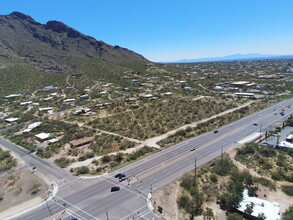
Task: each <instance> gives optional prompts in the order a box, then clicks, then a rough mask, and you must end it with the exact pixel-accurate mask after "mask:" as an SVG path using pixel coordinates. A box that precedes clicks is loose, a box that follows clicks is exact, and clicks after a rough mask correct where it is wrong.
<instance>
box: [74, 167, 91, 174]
mask: <svg viewBox="0 0 293 220" xmlns="http://www.w3.org/2000/svg"><path fill="white" fill-rule="evenodd" d="M88 172H89V168H88V167H86V166H82V167H78V168H77V169H76V174H77V175H80V174H86V173H88Z"/></svg>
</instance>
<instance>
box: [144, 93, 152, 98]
mask: <svg viewBox="0 0 293 220" xmlns="http://www.w3.org/2000/svg"><path fill="white" fill-rule="evenodd" d="M153 96H154V95H153V94H146V95H145V96H144V97H146V98H151V97H153Z"/></svg>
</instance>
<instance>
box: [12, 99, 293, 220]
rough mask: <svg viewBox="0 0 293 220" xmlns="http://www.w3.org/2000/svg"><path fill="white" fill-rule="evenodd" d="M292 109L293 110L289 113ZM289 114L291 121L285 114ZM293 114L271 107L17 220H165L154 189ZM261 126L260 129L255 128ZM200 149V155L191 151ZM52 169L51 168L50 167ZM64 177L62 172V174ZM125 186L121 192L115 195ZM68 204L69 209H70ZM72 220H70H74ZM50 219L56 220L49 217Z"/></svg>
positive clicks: (74, 186) (78, 185)
mask: <svg viewBox="0 0 293 220" xmlns="http://www.w3.org/2000/svg"><path fill="white" fill-rule="evenodd" d="M288 104H291V108H287V107H286V108H285V106H287V105H288ZM283 108H285V109H286V110H285V116H281V115H280V114H279V112H281V110H282V109H283ZM275 113H276V115H275ZM292 113H293V99H290V100H287V101H284V102H282V103H281V104H280V103H279V104H277V105H274V106H271V107H269V108H267V109H265V110H262V111H260V112H258V113H255V114H253V115H250V116H248V117H245V118H243V119H240V120H238V121H236V122H234V123H233V125H232V126H231V125H230V126H229V125H227V126H223V127H221V128H219V129H218V133H213V132H208V133H205V134H203V135H200V136H198V137H195V138H192V139H189V140H187V141H184V142H182V143H179V144H177V145H175V146H173V147H170V148H168V149H165V150H162V151H161V152H159V153H157V154H154V155H152V156H150V157H147V158H145V159H143V160H141V161H138V162H136V163H133V164H131V165H129V166H126V167H124V168H121V169H120V170H118V171H116V172H113V173H110V174H107V175H105V176H102V177H98V178H92V179H78V180H75V181H74V182H71V183H67V184H64V185H61V186H60V188H59V191H58V193H57V195H56V197H55V199H54V200H52V201H49V202H48V203H47V204H44V205H43V206H42V207H39V208H37V209H35V210H33V211H30V212H27V213H25V214H23V215H21V216H20V217H14V218H13V219H21V220H28V219H36V220H37V219H43V218H46V217H49V216H54V214H55V213H60V212H62V211H64V210H65V208H66V213H67V214H69V215H71V216H76V217H78V218H79V219H107V216H108V219H111V220H112V219H125V220H126V219H132V218H133V217H134V218H135V219H159V218H158V217H157V216H156V215H154V214H153V213H152V212H151V211H150V210H149V208H148V206H147V202H146V201H147V195H148V193H149V192H150V191H151V188H152V189H156V188H159V187H162V186H164V185H166V184H167V183H169V182H171V181H173V180H174V179H176V178H178V177H180V176H182V175H183V174H185V173H186V172H188V171H191V170H192V169H193V168H194V160H195V157H196V159H197V166H200V165H202V164H204V163H206V162H208V161H210V160H212V159H214V158H216V157H218V156H219V155H220V154H221V149H222V147H223V151H224V152H226V151H229V150H230V149H232V148H234V147H236V146H238V145H239V144H237V141H239V140H241V139H243V138H245V137H247V136H249V135H250V134H252V133H255V132H265V130H266V129H267V128H268V127H270V126H271V125H272V124H274V123H276V122H278V121H284V120H285V118H286V117H287V116H288V115H289V114H292ZM254 123H257V125H253V124H254ZM191 147H196V148H197V149H196V150H195V151H190V149H191ZM49 166H50V165H49ZM118 172H123V173H125V174H126V175H127V177H129V178H130V179H131V181H130V185H127V183H126V182H122V183H119V182H118V180H117V179H115V178H114V175H115V174H116V173H118ZM58 173H59V171H58ZM112 186H120V187H121V190H120V191H118V192H112V193H111V192H110V188H111V187H112ZM65 204H66V205H65ZM68 218H69V216H67V217H65V219H68ZM48 219H53V217H51V218H50V217H49V218H48Z"/></svg>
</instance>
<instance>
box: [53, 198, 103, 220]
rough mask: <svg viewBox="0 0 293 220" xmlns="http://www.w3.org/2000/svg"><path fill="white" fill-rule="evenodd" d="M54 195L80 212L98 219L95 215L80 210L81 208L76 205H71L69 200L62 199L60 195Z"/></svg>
mask: <svg viewBox="0 0 293 220" xmlns="http://www.w3.org/2000/svg"><path fill="white" fill-rule="evenodd" d="M55 197H56V198H58V199H60V200H61V201H63V202H65V203H67V204H69V205H71V206H72V207H74V208H76V209H77V210H80V211H81V212H83V213H85V214H87V215H88V216H90V217H92V218H94V219H97V220H99V219H98V218H96V217H95V216H92V215H91V214H89V213H87V212H85V211H84V210H82V209H81V208H79V207H77V206H76V205H73V204H72V203H70V202H68V201H65V200H64V199H62V198H60V197H58V196H55Z"/></svg>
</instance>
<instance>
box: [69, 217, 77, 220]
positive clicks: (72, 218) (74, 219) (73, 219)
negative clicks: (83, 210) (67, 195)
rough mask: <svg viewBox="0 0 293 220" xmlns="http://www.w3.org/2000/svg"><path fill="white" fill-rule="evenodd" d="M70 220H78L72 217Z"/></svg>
mask: <svg viewBox="0 0 293 220" xmlns="http://www.w3.org/2000/svg"><path fill="white" fill-rule="evenodd" d="M70 220H78V218H76V217H71V218H70Z"/></svg>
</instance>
